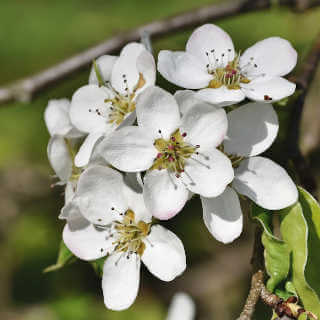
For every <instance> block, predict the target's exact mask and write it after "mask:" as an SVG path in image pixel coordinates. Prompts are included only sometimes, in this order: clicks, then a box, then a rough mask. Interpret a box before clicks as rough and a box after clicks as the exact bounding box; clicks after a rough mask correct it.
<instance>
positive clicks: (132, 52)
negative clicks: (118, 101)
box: [111, 42, 146, 95]
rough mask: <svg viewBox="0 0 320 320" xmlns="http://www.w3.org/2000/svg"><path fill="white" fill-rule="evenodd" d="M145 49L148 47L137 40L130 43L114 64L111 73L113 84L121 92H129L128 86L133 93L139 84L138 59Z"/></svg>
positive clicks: (123, 93)
mask: <svg viewBox="0 0 320 320" xmlns="http://www.w3.org/2000/svg"><path fill="white" fill-rule="evenodd" d="M145 50H146V48H145V47H144V45H142V44H141V43H136V42H132V43H129V44H127V45H126V46H125V47H124V48H123V49H122V51H121V53H120V56H119V58H118V60H117V61H116V63H115V64H114V66H113V70H112V74H111V85H112V87H113V88H114V89H115V90H117V91H118V92H119V93H120V94H122V95H125V94H127V91H126V88H127V87H128V89H129V92H130V93H132V92H133V89H134V88H135V86H136V85H137V83H138V81H139V71H138V69H137V59H138V57H139V55H140V54H141V53H142V52H143V51H145ZM124 76H125V77H124ZM125 80H126V82H125Z"/></svg>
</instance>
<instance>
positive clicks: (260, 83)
mask: <svg viewBox="0 0 320 320" xmlns="http://www.w3.org/2000/svg"><path fill="white" fill-rule="evenodd" d="M295 89H296V84H295V83H293V82H290V81H288V80H286V79H284V78H280V77H275V78H265V79H260V80H254V81H251V82H250V83H249V84H247V85H242V91H243V92H244V93H245V94H246V96H247V97H248V98H249V99H251V100H254V101H261V102H265V103H272V102H276V101H279V100H281V99H283V98H286V97H288V96H291V95H292V94H293V93H294V91H295Z"/></svg>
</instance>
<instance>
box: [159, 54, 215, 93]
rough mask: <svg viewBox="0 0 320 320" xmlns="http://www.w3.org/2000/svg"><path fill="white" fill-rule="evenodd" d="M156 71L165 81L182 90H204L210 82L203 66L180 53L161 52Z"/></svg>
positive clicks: (191, 57)
mask: <svg viewBox="0 0 320 320" xmlns="http://www.w3.org/2000/svg"><path fill="white" fill-rule="evenodd" d="M158 70H159V72H160V74H161V75H162V76H163V77H164V78H165V79H166V80H168V81H170V82H172V83H174V84H176V85H177V86H179V87H182V88H188V89H200V88H205V87H207V86H208V84H209V82H210V80H212V75H210V74H209V73H208V71H207V69H206V67H205V65H203V64H201V63H199V61H198V60H197V58H195V57H194V56H193V55H191V54H189V53H187V52H182V51H176V52H173V51H168V50H161V51H160V52H159V55H158Z"/></svg>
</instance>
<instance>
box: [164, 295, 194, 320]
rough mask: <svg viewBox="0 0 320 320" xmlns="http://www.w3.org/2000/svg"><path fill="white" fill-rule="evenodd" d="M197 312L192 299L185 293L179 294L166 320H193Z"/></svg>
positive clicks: (174, 298) (173, 301) (172, 302)
mask: <svg viewBox="0 0 320 320" xmlns="http://www.w3.org/2000/svg"><path fill="white" fill-rule="evenodd" d="M195 311H196V308H195V303H194V302H193V300H192V298H191V297H190V296H189V295H188V294H186V293H184V292H178V293H176V294H175V295H174V296H173V298H172V301H171V304H170V307H169V311H168V315H167V318H166V320H193V319H195Z"/></svg>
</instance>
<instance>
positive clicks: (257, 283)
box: [237, 270, 263, 320]
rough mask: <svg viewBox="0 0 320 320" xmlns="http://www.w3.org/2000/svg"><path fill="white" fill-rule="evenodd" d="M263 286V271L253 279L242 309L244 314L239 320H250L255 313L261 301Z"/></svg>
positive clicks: (255, 274) (257, 273)
mask: <svg viewBox="0 0 320 320" xmlns="http://www.w3.org/2000/svg"><path fill="white" fill-rule="evenodd" d="M262 286H263V271H261V270H259V271H257V272H256V273H254V274H253V276H252V278H251V288H250V292H249V295H248V298H247V300H246V303H245V305H244V307H243V309H242V312H241V314H240V316H239V318H238V319H237V320H250V319H251V318H252V315H253V313H254V310H255V307H256V304H257V302H258V301H259V298H260V294H261V289H262Z"/></svg>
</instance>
